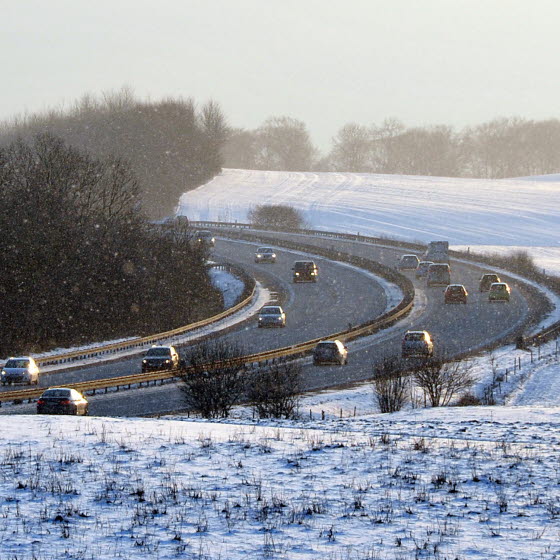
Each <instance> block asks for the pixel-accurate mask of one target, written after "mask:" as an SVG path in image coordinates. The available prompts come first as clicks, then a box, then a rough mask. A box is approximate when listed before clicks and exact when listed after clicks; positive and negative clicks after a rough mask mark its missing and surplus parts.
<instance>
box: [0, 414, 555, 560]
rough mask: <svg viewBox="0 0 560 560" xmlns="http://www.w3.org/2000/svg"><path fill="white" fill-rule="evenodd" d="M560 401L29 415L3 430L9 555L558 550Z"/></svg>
mask: <svg viewBox="0 0 560 560" xmlns="http://www.w3.org/2000/svg"><path fill="white" fill-rule="evenodd" d="M559 428H560V410H559V409H558V408H555V409H546V408H542V409H539V410H538V411H537V410H535V409H532V408H522V407H520V408H509V409H503V408H499V407H494V408H485V407H474V408H466V409H462V410H460V411H459V410H458V409H431V410H414V411H409V412H407V413H399V414H394V415H392V417H390V418H382V417H379V416H378V417H365V418H352V419H342V420H340V419H332V420H326V421H324V422H311V421H308V422H307V423H301V424H300V425H288V424H287V423H278V424H276V425H274V424H272V423H269V424H268V425H266V424H265V423H262V424H260V425H254V424H251V423H248V424H241V423H233V422H232V423H222V424H210V423H204V422H193V421H177V420H173V419H160V420H149V419H144V420H141V419H136V420H128V421H123V420H117V419H107V418H105V419H104V418H85V419H82V418H64V417H58V418H56V417H46V418H45V417H31V416H28V417H23V418H21V417H20V418H18V422H17V423H14V424H13V425H11V426H10V428H9V430H3V431H2V434H0V468H1V472H2V478H1V479H0V488H1V495H2V498H1V502H0V514H1V516H2V523H1V524H0V539H1V545H0V546H1V557H2V558H6V559H16V558H17V559H20V560H21V559H30V560H31V559H34V560H60V559H70V558H72V559H92V560H105V559H107V560H109V559H111V560H113V559H129V558H134V559H140V558H142V559H158V560H167V559H169V560H171V559H174V558H188V559H216V560H218V559H221V560H226V559H227V560H237V559H239V560H241V559H248V558H251V559H253V558H255V559H258V558H281V559H289V560H306V559H312V558H313V559H316V558H322V559H325V560H374V559H379V560H382V559H403V560H404V559H419V558H422V559H424V558H433V559H444V558H447V559H480V560H488V559H500V560H501V559H504V558H518V559H522V558H523V559H529V558H531V559H533V558H539V559H540V558H542V559H552V558H558V556H559V555H560V468H559V466H560V430H559Z"/></svg>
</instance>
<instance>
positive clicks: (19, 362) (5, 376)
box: [1, 356, 39, 385]
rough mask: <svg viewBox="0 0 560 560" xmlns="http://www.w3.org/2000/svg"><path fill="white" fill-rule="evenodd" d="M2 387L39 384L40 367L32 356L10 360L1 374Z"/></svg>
mask: <svg viewBox="0 0 560 560" xmlns="http://www.w3.org/2000/svg"><path fill="white" fill-rule="evenodd" d="M1 380H2V385H6V383H27V385H31V384H32V383H33V385H37V383H39V366H37V364H36V363H35V360H34V359H33V358H31V357H30V356H20V357H18V358H9V359H8V361H7V362H6V364H5V365H4V367H3V368H2V373H1Z"/></svg>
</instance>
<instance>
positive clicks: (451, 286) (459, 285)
mask: <svg viewBox="0 0 560 560" xmlns="http://www.w3.org/2000/svg"><path fill="white" fill-rule="evenodd" d="M447 287H448V288H464V287H465V286H464V285H463V284H449V285H448V286H447Z"/></svg>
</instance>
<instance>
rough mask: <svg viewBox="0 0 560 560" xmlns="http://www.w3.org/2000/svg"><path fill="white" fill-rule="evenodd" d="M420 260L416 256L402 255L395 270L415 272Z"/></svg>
mask: <svg viewBox="0 0 560 560" xmlns="http://www.w3.org/2000/svg"><path fill="white" fill-rule="evenodd" d="M419 262H420V259H419V258H418V257H417V256H416V255H403V256H402V257H401V260H400V261H399V264H398V265H397V268H398V269H399V270H416V269H417V268H418V263H419Z"/></svg>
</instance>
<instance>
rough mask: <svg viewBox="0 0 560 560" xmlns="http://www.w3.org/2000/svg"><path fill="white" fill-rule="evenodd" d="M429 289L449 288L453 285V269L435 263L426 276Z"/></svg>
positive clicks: (446, 265)
mask: <svg viewBox="0 0 560 560" xmlns="http://www.w3.org/2000/svg"><path fill="white" fill-rule="evenodd" d="M426 281H427V285H428V288H430V287H432V286H448V285H449V284H451V269H450V268H449V265H448V264H444V263H434V264H431V265H430V266H429V268H428V274H427V275H426Z"/></svg>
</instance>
